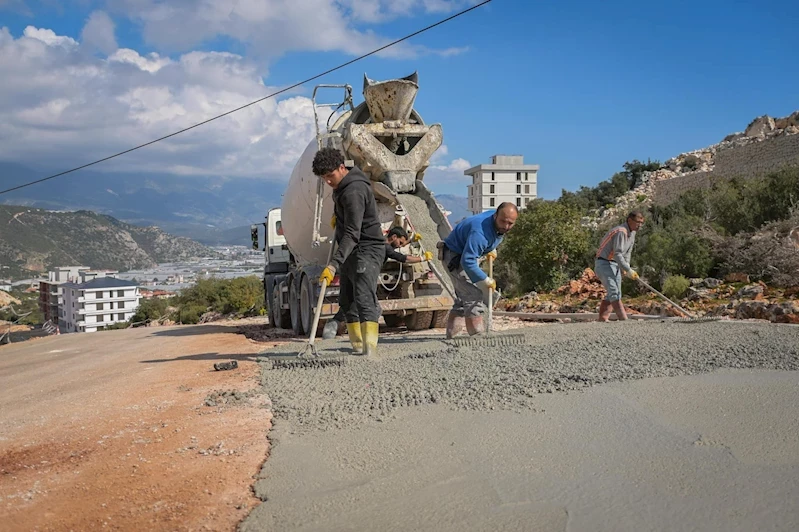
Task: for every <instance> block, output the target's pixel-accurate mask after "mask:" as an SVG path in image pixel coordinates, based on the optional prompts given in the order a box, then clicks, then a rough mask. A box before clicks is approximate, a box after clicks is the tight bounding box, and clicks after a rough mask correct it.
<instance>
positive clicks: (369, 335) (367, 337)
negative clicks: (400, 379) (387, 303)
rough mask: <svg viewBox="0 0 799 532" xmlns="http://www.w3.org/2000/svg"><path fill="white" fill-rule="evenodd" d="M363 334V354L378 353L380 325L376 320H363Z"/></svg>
mask: <svg viewBox="0 0 799 532" xmlns="http://www.w3.org/2000/svg"><path fill="white" fill-rule="evenodd" d="M361 334H362V335H363V354H364V355H366V356H372V355H376V354H377V336H378V325H377V322H376V321H364V322H361Z"/></svg>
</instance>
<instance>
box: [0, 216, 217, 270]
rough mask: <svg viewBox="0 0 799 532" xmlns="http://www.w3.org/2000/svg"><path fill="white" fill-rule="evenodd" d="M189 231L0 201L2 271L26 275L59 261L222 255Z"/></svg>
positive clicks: (109, 263) (133, 263) (113, 263)
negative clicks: (175, 233) (174, 231)
mask: <svg viewBox="0 0 799 532" xmlns="http://www.w3.org/2000/svg"><path fill="white" fill-rule="evenodd" d="M218 256H219V255H218V253H216V252H214V251H213V250H211V249H209V248H208V247H206V246H203V245H202V244H199V243H197V242H195V241H193V240H191V239H189V238H186V237H177V236H173V235H170V234H167V233H165V232H164V231H162V230H161V229H159V228H157V227H138V226H134V225H130V224H127V223H125V222H120V221H119V220H117V219H115V218H112V217H110V216H107V215H103V214H97V213H94V212H91V211H86V210H79V211H75V212H53V211H47V210H43V209H35V208H30V207H20V206H13V205H0V276H2V277H3V278H11V279H23V278H28V277H32V276H36V275H40V274H43V273H45V272H47V271H48V270H49V269H50V268H52V267H55V266H65V265H75V266H78V265H80V266H87V267H90V268H96V269H112V270H119V271H127V270H131V269H138V268H150V267H154V266H155V265H156V264H157V263H162V262H174V261H179V260H188V259H191V258H195V257H218Z"/></svg>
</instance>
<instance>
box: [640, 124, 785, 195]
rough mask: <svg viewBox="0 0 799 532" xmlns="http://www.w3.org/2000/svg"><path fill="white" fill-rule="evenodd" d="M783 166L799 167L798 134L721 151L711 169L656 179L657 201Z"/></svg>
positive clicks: (762, 173)
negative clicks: (661, 179) (714, 183)
mask: <svg viewBox="0 0 799 532" xmlns="http://www.w3.org/2000/svg"><path fill="white" fill-rule="evenodd" d="M784 166H799V135H780V136H777V137H773V138H768V139H765V140H762V141H760V142H755V143H753V144H748V145H746V146H738V147H734V148H728V149H726V150H720V151H719V152H718V153H716V155H715V167H714V169H713V170H712V171H710V172H696V173H693V174H687V175H682V176H679V177H674V178H671V179H664V180H663V181H659V182H657V184H656V186H655V198H654V203H655V204H656V205H660V206H663V205H668V204H669V203H672V202H673V201H676V200H677V199H678V198H679V197H680V195H681V194H683V193H685V192H687V191H689V190H696V189H702V188H708V187H710V186H711V184H712V183H713V182H714V181H716V180H718V179H731V178H733V177H736V176H737V177H744V178H755V177H762V176H763V175H765V174H767V173H769V172H773V171H776V170H779V169H780V168H782V167H784Z"/></svg>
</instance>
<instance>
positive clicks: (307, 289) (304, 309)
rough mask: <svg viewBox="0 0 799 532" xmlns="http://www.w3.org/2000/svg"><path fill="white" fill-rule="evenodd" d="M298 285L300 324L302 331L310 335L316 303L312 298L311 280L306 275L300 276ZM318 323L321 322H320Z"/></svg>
mask: <svg viewBox="0 0 799 532" xmlns="http://www.w3.org/2000/svg"><path fill="white" fill-rule="evenodd" d="M300 285H301V287H300V322H301V323H302V329H303V330H304V331H305V332H306V333H307V334H309V335H310V333H311V326H312V325H313V319H314V313H315V312H316V301H315V300H314V297H313V293H314V292H313V287H312V286H311V279H310V278H309V277H308V276H307V275H303V276H302V283H300ZM319 321H320V322H321V320H319ZM317 329H318V327H317Z"/></svg>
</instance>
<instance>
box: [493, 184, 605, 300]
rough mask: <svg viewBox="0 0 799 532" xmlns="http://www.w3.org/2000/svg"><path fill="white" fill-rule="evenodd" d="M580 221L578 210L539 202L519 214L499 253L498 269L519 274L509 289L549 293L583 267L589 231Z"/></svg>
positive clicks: (550, 202) (534, 202) (558, 204)
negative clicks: (515, 283)
mask: <svg viewBox="0 0 799 532" xmlns="http://www.w3.org/2000/svg"><path fill="white" fill-rule="evenodd" d="M580 218H581V213H580V211H579V210H578V209H575V208H573V207H569V206H567V205H564V204H563V203H560V202H557V201H546V200H541V199H538V200H535V201H533V202H532V203H530V204H529V205H528V206H527V208H526V209H524V210H522V211H521V212H520V213H519V218H518V220H516V225H515V226H514V227H513V229H512V230H511V231H510V232H509V233H508V235H507V236H506V238H505V240H504V241H503V243H502V245H501V246H500V248H501V249H500V250H499V251H498V254H499V259H498V260H499V261H502V262H503V263H505V264H504V265H502V266H501V268H503V269H504V270H507V271H509V272H514V273H515V272H518V280H519V281H518V282H519V286H518V287H511V289H513V288H515V289H516V290H515V291H522V292H528V291H530V290H539V291H542V290H551V289H553V288H556V287H558V286H560V284H562V283H564V282H565V281H567V280H568V279H569V278H570V277H571V276H573V275H575V274H577V273H579V272H580V271H582V270H583V268H585V264H584V257H585V255H586V252H587V250H588V246H589V231H588V230H587V229H586V228H584V227H583V226H582V225H581V224H580ZM498 264H499V262H498ZM505 289H506V291H507V289H508V287H505Z"/></svg>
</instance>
